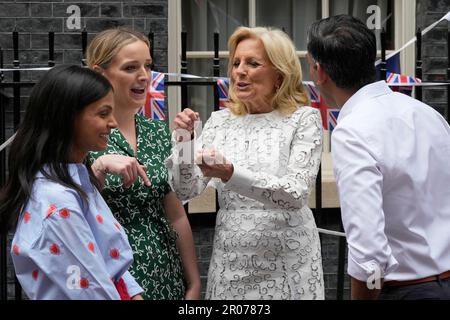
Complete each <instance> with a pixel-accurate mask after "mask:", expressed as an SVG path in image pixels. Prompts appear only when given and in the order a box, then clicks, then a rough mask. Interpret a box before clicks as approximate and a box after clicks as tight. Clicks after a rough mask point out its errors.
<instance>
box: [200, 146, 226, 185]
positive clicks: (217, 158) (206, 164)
mask: <svg viewBox="0 0 450 320" xmlns="http://www.w3.org/2000/svg"><path fill="white" fill-rule="evenodd" d="M195 163H197V165H198V167H199V168H200V169H201V170H202V173H203V175H204V176H205V177H215V178H220V179H222V181H223V182H227V181H228V180H229V179H230V178H231V176H232V175H233V171H234V168H233V164H232V163H231V162H229V161H228V160H227V159H225V157H224V156H223V155H222V154H221V153H220V152H218V151H216V150H214V149H202V150H199V151H198V153H197V156H196V159H195Z"/></svg>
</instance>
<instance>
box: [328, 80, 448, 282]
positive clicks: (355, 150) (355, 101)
mask: <svg viewBox="0 0 450 320" xmlns="http://www.w3.org/2000/svg"><path fill="white" fill-rule="evenodd" d="M331 149H332V155H333V164H334V174H335V177H336V181H337V185H338V189H339V196H340V202H341V210H342V220H343V225H344V228H345V231H346V234H347V241H348V245H349V253H348V274H349V275H350V276H352V277H354V278H356V279H358V280H361V281H367V279H368V278H369V277H371V274H373V272H377V271H379V273H380V275H381V276H382V277H383V276H384V279H385V280H398V281H401V280H414V279H420V278H423V277H427V276H431V275H436V274H439V273H442V272H444V271H447V270H450V127H449V126H448V124H447V122H446V121H445V119H444V118H443V117H442V116H441V115H440V114H439V113H438V112H436V111H435V110H434V109H432V108H431V107H429V106H427V105H425V104H423V103H421V102H420V101H418V100H415V99H412V98H411V97H409V96H406V95H404V94H400V93H395V92H392V91H391V89H389V87H388V86H387V85H386V83H385V82H384V81H380V82H376V83H372V84H369V85H367V86H365V87H363V88H361V89H360V90H359V91H358V92H356V94H354V95H353V96H352V97H351V98H350V99H349V100H348V101H347V102H346V103H345V105H344V106H343V107H342V110H341V112H340V115H339V118H338V124H337V126H336V128H335V129H334V131H333V135H332V145H331Z"/></svg>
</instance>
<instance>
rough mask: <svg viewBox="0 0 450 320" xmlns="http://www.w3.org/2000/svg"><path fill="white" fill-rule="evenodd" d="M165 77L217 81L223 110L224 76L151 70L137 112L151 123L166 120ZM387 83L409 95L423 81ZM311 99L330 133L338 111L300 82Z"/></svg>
mask: <svg viewBox="0 0 450 320" xmlns="http://www.w3.org/2000/svg"><path fill="white" fill-rule="evenodd" d="M166 75H169V76H179V77H186V78H195V79H203V80H204V79H208V80H209V79H214V80H216V82H217V89H218V92H219V108H220V109H223V108H226V103H227V102H228V99H229V98H228V88H229V85H230V80H229V79H228V78H223V77H219V78H217V77H200V76H195V75H183V74H174V73H160V72H155V71H152V74H151V81H150V83H149V88H148V91H147V101H146V103H145V105H144V106H142V107H141V108H140V109H139V111H138V112H139V113H140V114H142V115H144V116H145V117H147V118H150V119H154V120H165V118H166V116H165V114H166V109H165V103H164V99H165V94H164V88H165V87H164V78H165V76H166ZM386 82H387V83H388V85H389V86H391V87H392V89H393V90H394V91H399V92H402V93H405V94H408V95H411V92H412V88H413V87H414V86H418V85H422V84H423V83H422V80H421V79H419V78H415V77H411V76H405V75H402V74H397V73H392V72H387V73H386ZM303 84H304V86H305V88H306V90H307V92H308V94H309V97H310V100H311V106H312V107H314V108H318V109H319V110H320V113H321V116H322V125H323V128H324V129H325V130H330V131H332V130H333V129H334V127H335V126H336V123H337V118H338V116H339V109H333V108H330V107H329V106H327V105H326V103H325V102H324V100H323V98H322V97H321V96H320V92H319V90H318V89H317V87H316V86H315V85H314V83H313V82H312V81H304V82H303ZM429 85H448V84H447V83H429Z"/></svg>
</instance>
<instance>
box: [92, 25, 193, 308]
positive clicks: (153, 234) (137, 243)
mask: <svg viewBox="0 0 450 320" xmlns="http://www.w3.org/2000/svg"><path fill="white" fill-rule="evenodd" d="M149 48H150V44H149V42H148V40H147V38H146V37H145V36H144V35H143V34H141V33H138V32H135V31H133V30H129V29H124V28H118V29H109V30H105V31H103V32H101V33H99V34H98V35H97V36H96V37H95V38H94V39H93V40H92V41H91V43H90V45H89V47H88V50H87V63H88V65H89V67H90V68H92V69H94V70H96V71H98V72H99V73H101V74H103V75H104V76H105V77H106V78H107V79H108V80H109V81H110V82H111V84H112V86H113V88H114V103H115V108H114V116H115V118H116V120H117V123H118V127H117V129H115V130H113V131H112V132H111V134H110V135H109V140H108V148H107V150H106V151H104V152H95V153H92V154H91V160H93V161H94V160H95V161H94V162H93V165H92V168H93V171H94V173H95V174H96V175H97V177H98V178H99V180H100V181H101V182H103V183H104V188H103V192H102V194H103V197H104V198H105V200H106V202H107V203H108V205H109V207H110V208H111V210H112V212H113V213H114V215H115V216H116V218H117V219H118V221H119V222H120V224H121V225H122V226H123V227H124V228H125V229H126V230H125V231H126V232H127V235H128V239H129V241H130V244H131V247H132V248H133V252H134V263H133V265H132V267H131V270H130V272H131V274H132V275H133V276H134V277H135V278H136V280H137V282H138V283H139V284H140V285H141V286H142V287H143V288H144V290H145V292H144V294H143V296H144V298H145V299H199V298H200V276H199V272H198V267H197V259H196V255H195V248H194V242H193V238H192V231H191V228H190V225H189V221H188V219H187V216H186V213H185V211H184V208H183V206H182V204H181V203H180V201H179V200H178V199H177V197H176V195H175V193H174V192H172V190H171V189H170V186H169V184H168V173H167V169H166V167H165V166H164V160H165V159H166V158H167V157H168V156H169V154H170V152H171V142H170V141H171V140H170V133H169V129H168V127H167V125H166V123H165V122H164V121H152V120H148V119H146V118H144V117H142V116H141V115H138V114H136V111H137V109H138V107H139V106H141V105H143V104H144V103H145V99H146V95H147V87H148V82H149V80H150V79H149V76H150V66H151V63H152V60H151V57H150V50H149ZM105 139H108V136H105ZM144 170H145V171H146V173H147V175H146V174H145V171H144ZM109 173H113V174H109ZM147 176H148V178H149V179H150V180H148V179H147ZM139 177H140V178H139ZM98 222H99V223H101V217H99V218H98Z"/></svg>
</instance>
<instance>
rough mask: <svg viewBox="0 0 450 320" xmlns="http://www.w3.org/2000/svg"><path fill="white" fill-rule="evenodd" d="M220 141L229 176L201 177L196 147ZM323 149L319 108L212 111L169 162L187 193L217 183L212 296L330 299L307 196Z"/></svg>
mask: <svg viewBox="0 0 450 320" xmlns="http://www.w3.org/2000/svg"><path fill="white" fill-rule="evenodd" d="M192 144H196V146H197V148H202V147H203V148H215V149H216V150H218V151H220V152H221V153H223V154H224V156H225V158H226V159H228V160H230V161H231V162H232V163H233V166H234V173H233V176H232V177H231V179H230V180H229V181H228V182H227V183H223V182H222V181H221V180H220V179H216V178H213V179H211V178H206V177H203V175H202V172H201V171H200V169H199V168H198V166H197V165H195V164H192V161H191V159H190V158H191V157H190V153H191V149H190V147H191V146H192ZM321 151H322V125H321V119H320V114H319V112H318V110H316V109H314V108H310V107H301V108H299V109H298V110H297V111H296V112H295V113H293V114H292V115H290V116H285V115H282V114H281V113H280V112H278V111H273V112H270V113H265V114H250V115H245V116H235V115H233V114H231V112H229V110H226V109H225V110H222V111H217V112H213V113H212V115H211V118H210V119H209V120H208V121H207V122H206V124H205V127H204V128H203V133H202V135H201V136H200V137H199V138H197V139H196V140H195V143H192V142H185V143H176V144H175V147H174V149H173V153H172V155H171V156H170V157H169V158H168V159H167V161H166V165H167V166H168V168H169V172H170V174H171V183H172V187H173V188H174V190H175V191H176V193H177V195H178V197H179V198H180V199H182V200H188V199H192V198H193V197H195V196H197V195H199V194H200V193H201V192H202V191H203V190H204V189H205V187H206V186H207V185H208V184H209V185H211V186H213V187H215V188H216V189H217V190H218V196H219V205H220V210H219V212H218V213H217V219H216V229H215V236H214V246H213V252H212V257H211V263H210V266H209V272H208V283H207V292H206V298H207V299H237V300H240V299H255V300H260V299H324V282H323V272H322V259H321V252H320V240H319V235H318V232H317V230H316V229H315V228H316V224H315V222H314V218H313V215H312V212H311V210H310V209H309V208H308V207H307V203H308V196H309V194H310V191H311V188H312V187H313V186H314V184H315V179H316V175H317V171H318V169H319V163H320V156H321Z"/></svg>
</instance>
